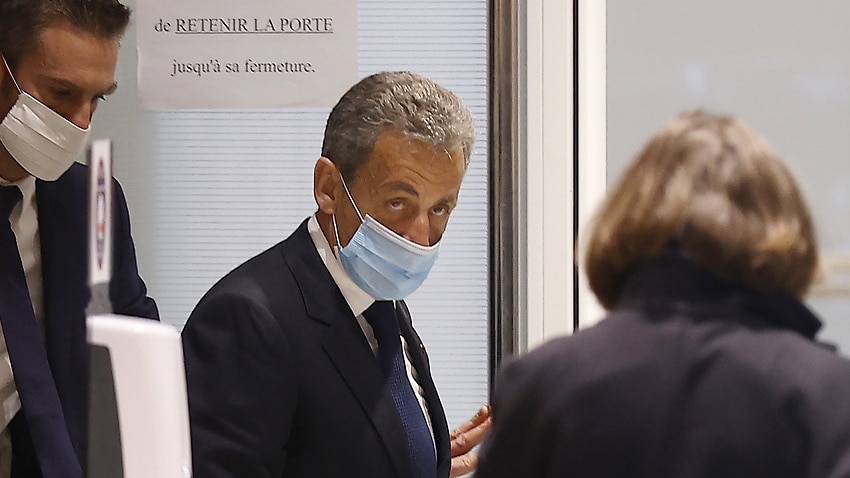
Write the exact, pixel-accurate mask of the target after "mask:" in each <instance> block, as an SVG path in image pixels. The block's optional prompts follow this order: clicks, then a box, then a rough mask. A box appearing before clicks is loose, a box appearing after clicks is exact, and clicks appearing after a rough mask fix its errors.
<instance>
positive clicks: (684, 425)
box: [475, 254, 850, 478]
mask: <svg viewBox="0 0 850 478" xmlns="http://www.w3.org/2000/svg"><path fill="white" fill-rule="evenodd" d="M819 325H820V324H819V322H818V320H817V319H816V318H815V317H814V316H813V315H812V314H811V313H810V312H809V311H808V310H807V309H806V308H805V307H804V306H803V305H802V304H800V303H799V302H797V301H796V300H794V299H793V298H791V297H789V296H785V295H781V294H775V295H765V294H760V293H756V292H754V291H751V290H747V289H745V288H743V287H737V286H734V285H731V284H728V283H724V282H721V281H718V280H716V279H714V278H713V277H711V276H710V275H709V274H708V273H707V272H705V271H702V270H700V269H697V268H696V267H694V266H692V265H691V264H690V263H688V262H686V261H685V260H684V259H682V258H680V257H677V256H676V255H675V254H673V255H670V256H667V257H665V258H662V259H661V260H659V261H657V262H655V263H653V264H649V265H647V266H645V267H643V268H642V269H640V270H638V271H637V272H636V273H635V274H634V275H633V276H632V277H631V279H630V280H629V281H628V282H627V284H626V287H625V290H624V292H623V294H622V296H621V301H620V303H619V304H618V306H617V307H616V309H615V310H614V311H613V312H612V313H611V314H610V316H609V317H608V318H607V319H605V320H604V321H602V322H601V323H600V324H598V325H596V326H594V327H591V328H589V329H587V330H584V331H581V332H578V333H577V334H575V335H573V336H571V337H567V338H563V339H557V340H554V341H552V342H550V343H548V344H546V345H544V346H542V347H540V348H539V349H537V350H535V351H533V352H531V353H529V354H528V355H527V356H525V357H522V358H520V359H518V360H515V361H513V362H510V363H509V364H507V365H506V366H505V367H504V368H503V370H502V371H501V372H500V374H499V378H498V381H497V383H496V392H495V396H494V401H493V414H494V418H493V422H494V431H493V434H492V435H491V436H490V437H489V439H488V440H486V441H485V444H484V446H483V449H482V454H481V461H480V466H479V470H478V473H477V474H476V475H475V476H476V478H494V477H512V478H513V477H517V476H522V477H527V478H533V477H560V476H570V477H576V478H584V477H605V478H619V477H622V478H626V477H628V478H642V477H646V478H650V477H651V478H690V477H706V478H709V477H711V478H717V477H723V478H735V477H741V478H745V477H746V478H752V477H772V478H775V477H810V478H828V477H834V478H837V477H848V476H850V405H848V404H850V362H848V361H847V360H845V359H843V358H841V357H839V356H837V355H836V354H835V353H834V351H832V350H829V349H828V348H827V347H824V346H822V345H820V344H817V343H815V342H814V341H813V337H814V334H815V332H816V331H817V329H818V327H819Z"/></svg>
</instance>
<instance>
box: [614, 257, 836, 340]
mask: <svg viewBox="0 0 850 478" xmlns="http://www.w3.org/2000/svg"><path fill="white" fill-rule="evenodd" d="M618 307H639V308H653V309H658V308H664V309H671V308H672V309H674V310H681V311H687V313H688V314H689V315H691V316H693V317H695V318H696V319H703V320H736V321H739V322H742V323H744V324H746V325H749V326H752V327H754V328H765V327H770V328H779V329H786V330H791V331H794V332H796V333H798V334H800V335H802V336H804V337H806V338H809V339H814V337H815V334H817V332H818V330H819V329H820V327H821V322H820V320H818V318H817V317H816V316H815V315H814V314H813V313H812V312H811V311H810V310H809V309H808V308H807V307H806V306H805V305H803V304H802V303H801V302H800V301H799V300H798V299H796V298H794V297H793V296H791V295H790V294H787V293H784V292H772V293H765V292H759V291H756V290H754V289H752V288H750V287H747V286H745V285H742V284H735V283H732V282H729V281H723V280H721V279H719V278H717V277H715V276H714V275H712V274H711V273H710V272H708V271H707V270H705V269H703V268H700V267H698V266H697V265H695V264H694V263H693V262H691V261H690V260H688V259H687V258H685V257H684V255H683V254H682V253H681V252H680V251H678V250H668V251H667V252H665V253H664V254H662V255H661V256H659V257H658V258H656V259H654V260H652V261H650V262H647V263H645V264H642V265H640V266H638V267H637V268H636V270H635V271H634V272H633V273H632V274H631V275H630V276H629V277H628V278H627V279H626V281H625V284H624V286H623V289H622V293H621V294H620V300H619V301H618Z"/></svg>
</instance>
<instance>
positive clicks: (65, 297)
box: [36, 179, 88, 452]
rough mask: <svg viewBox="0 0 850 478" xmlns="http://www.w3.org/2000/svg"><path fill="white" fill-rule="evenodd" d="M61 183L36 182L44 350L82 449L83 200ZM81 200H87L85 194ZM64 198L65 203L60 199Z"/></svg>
mask: <svg viewBox="0 0 850 478" xmlns="http://www.w3.org/2000/svg"><path fill="white" fill-rule="evenodd" d="M66 186H67V185H66V184H64V182H63V181H62V179H60V180H59V181H56V182H52V183H46V182H43V181H36V200H37V205H38V228H39V240H40V241H41V271H42V287H43V297H44V328H45V348H46V350H47V358H48V361H49V362H50V368H51V371H52V373H53V377H54V380H55V382H56V388H57V390H58V392H59V396H60V398H61V399H62V408H63V410H64V411H65V419H66V421H67V422H68V428H69V432H70V433H71V440H72V442H73V443H74V446H75V447H76V448H77V450H78V452H79V451H80V450H81V446H82V444H83V439H84V437H83V430H84V429H85V428H84V423H82V421H81V420H83V419H84V417H85V387H84V386H82V385H80V384H84V383H85V380H86V372H85V371H86V366H85V364H84V363H82V362H81V360H83V359H84V358H85V357H86V356H87V353H86V350H85V346H86V345H85V344H86V328H85V315H84V312H83V311H84V310H85V307H86V302H87V301H88V289H87V287H86V284H87V283H88V281H87V273H86V271H87V261H86V254H85V251H86V241H85V234H86V233H85V231H86V227H85V217H84V216H85V211H86V209H85V207H84V206H82V205H80V204H76V203H72V202H73V201H82V202H85V201H84V198H83V199H81V198H79V197H78V196H79V195H75V194H73V191H67V187H66ZM82 196H85V195H84V194H83V195H82ZM60 198H61V200H60Z"/></svg>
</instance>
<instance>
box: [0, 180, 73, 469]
mask: <svg viewBox="0 0 850 478" xmlns="http://www.w3.org/2000/svg"><path fill="white" fill-rule="evenodd" d="M20 199H21V190H20V189H19V188H18V187H17V186H0V324H2V326H3V336H4V338H5V340H6V348H7V350H8V352H9V359H10V360H11V362H12V372H13V373H14V376H15V387H16V388H17V390H18V395H19V396H20V399H21V407H22V410H21V412H23V414H24V418H26V423H27V428H28V430H29V435H30V437H31V438H32V445H33V447H34V449H35V455H36V457H37V459H38V463H39V466H40V468H41V473H42V476H43V477H44V478H80V477H81V476H82V471H81V468H80V463H79V460H77V457H76V455H75V453H74V448H73V446H72V445H71V439H70V437H69V436H68V429H67V427H66V425H65V418H64V415H63V414H62V406H61V404H60V403H59V394H58V393H57V392H56V384H55V383H54V382H53V375H52V374H51V372H50V365H49V364H48V363H47V353H46V352H45V349H44V342H43V341H42V339H41V330H40V328H39V326H38V322H36V319H35V314H34V313H33V309H32V301H31V299H30V295H29V290H28V289H27V283H26V277H25V276H24V268H23V265H22V264H21V256H20V254H19V253H18V244H17V241H16V239H15V233H14V232H13V231H12V227H11V224H9V214H11V212H12V209H13V208H14V207H15V204H17V203H18V202H19V201H20ZM16 438H17V437H16V436H15V433H14V428H13V437H12V450H13V453H14V450H15V447H16V446H25V444H24V443H21V442H20V441H18V442H17V443H16ZM12 469H13V470H14V469H15V464H14V463H13V464H12ZM13 476H14V472H13Z"/></svg>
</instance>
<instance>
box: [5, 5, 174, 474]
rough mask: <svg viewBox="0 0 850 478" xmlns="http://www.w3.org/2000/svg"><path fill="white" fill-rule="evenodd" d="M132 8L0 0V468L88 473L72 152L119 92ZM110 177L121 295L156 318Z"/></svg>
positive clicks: (125, 304)
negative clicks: (101, 107) (84, 466)
mask: <svg viewBox="0 0 850 478" xmlns="http://www.w3.org/2000/svg"><path fill="white" fill-rule="evenodd" d="M129 15H130V12H129V10H128V9H127V8H126V7H125V6H124V5H121V4H120V3H118V1H117V0H88V1H81V0H52V1H46V0H0V55H2V63H0V118H2V123H0V144H2V147H1V148H0V211H2V214H3V215H2V217H0V251H2V252H0V253H2V254H3V256H2V259H0V260H2V264H0V281H2V284H3V287H2V289H0V324H2V328H3V334H2V336H3V338H4V340H2V341H0V357H1V358H2V360H0V401H1V402H2V403H3V405H4V411H3V412H0V478H6V477H8V476H14V477H38V476H43V477H45V478H47V477H59V476H61V477H82V470H81V462H82V457H83V456H84V454H85V425H86V423H85V422H86V383H87V377H86V369H87V365H86V363H87V362H86V360H87V348H86V332H85V330H86V329H85V315H86V313H85V310H86V306H87V304H88V302H89V296H90V294H89V290H88V286H87V283H88V281H87V267H88V254H87V250H88V246H87V244H88V240H87V230H88V218H87V211H88V207H87V204H88V202H87V201H88V193H87V180H88V172H87V169H86V167H84V166H82V165H80V164H75V163H74V159H75V157H76V156H77V155H78V154H79V153H80V152H81V150H82V149H83V148H84V147H85V145H86V142H87V138H88V130H89V125H90V122H91V118H92V114H93V113H94V110H95V108H96V107H97V104H98V102H99V101H100V100H101V99H103V98H104V96H106V95H108V94H110V93H111V92H112V91H114V90H115V87H116V83H115V79H114V73H115V64H116V61H117V53H118V45H119V39H120V38H121V36H122V34H123V32H124V30H125V29H126V26H127V24H128V22H129ZM113 187H114V191H115V193H114V195H113V197H114V198H115V199H114V201H115V204H114V207H113V211H114V218H113V222H114V230H113V243H114V257H113V280H112V283H111V286H110V294H111V302H112V304H113V308H114V310H115V312H116V313H119V314H126V315H133V316H139V317H149V318H156V317H157V309H156V305H155V304H154V302H153V300H151V299H150V298H149V297H147V292H146V287H145V284H144V282H143V281H142V280H141V278H140V277H139V274H138V270H137V266H136V257H135V250H134V246H133V241H132V238H131V236H130V222H129V215H128V211H127V205H126V202H125V199H124V195H123V193H122V191H121V188H120V186H119V185H118V183H117V182H114V181H113ZM28 339H32V340H28ZM42 339H43V340H42ZM23 342H26V343H23ZM10 362H11V367H10V366H9V363H10ZM4 364H5V365H4ZM13 371H14V372H13ZM33 384H36V385H35V386H34V385H33ZM10 467H11V469H10Z"/></svg>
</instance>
